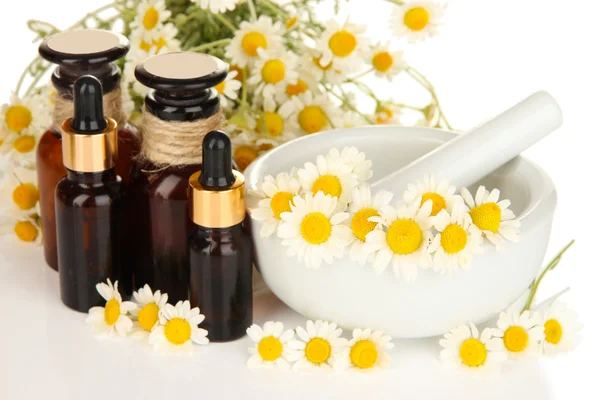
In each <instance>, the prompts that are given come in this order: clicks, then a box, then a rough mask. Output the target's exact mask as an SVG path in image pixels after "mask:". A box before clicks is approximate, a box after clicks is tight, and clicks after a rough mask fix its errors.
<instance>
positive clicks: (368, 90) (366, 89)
mask: <svg viewBox="0 0 600 400" xmlns="http://www.w3.org/2000/svg"><path fill="white" fill-rule="evenodd" d="M346 82H347V83H352V84H353V85H355V86H356V87H357V88H358V89H360V90H361V91H362V92H363V93H365V94H366V95H367V96H369V97H371V98H372V99H373V100H375V102H376V103H377V104H379V103H381V100H379V98H378V97H377V95H376V94H375V92H374V91H373V90H371V88H370V87H368V86H367V85H365V84H364V83H362V82H360V81H357V80H355V79H352V78H350V79H346Z"/></svg>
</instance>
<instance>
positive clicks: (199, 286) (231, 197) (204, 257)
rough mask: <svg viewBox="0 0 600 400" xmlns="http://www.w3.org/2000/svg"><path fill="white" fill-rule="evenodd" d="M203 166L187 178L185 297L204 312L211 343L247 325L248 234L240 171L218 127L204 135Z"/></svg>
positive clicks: (238, 333)
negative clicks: (189, 228) (188, 226)
mask: <svg viewBox="0 0 600 400" xmlns="http://www.w3.org/2000/svg"><path fill="white" fill-rule="evenodd" d="M202 154H203V163H202V166H203V170H202V171H199V172H197V173H195V174H194V175H192V176H191V177H190V198H191V200H190V219H191V220H192V221H193V222H194V225H195V229H194V231H193V232H192V234H191V235H190V237H189V239H188V247H189V254H190V302H191V303H192V307H200V311H201V312H202V313H203V314H204V315H205V316H206V319H205V320H204V322H203V323H202V324H203V325H202V326H203V327H204V328H205V329H207V330H208V338H209V339H210V341H211V342H229V341H231V340H235V339H239V338H240V337H242V336H244V335H245V334H246V329H247V328H248V327H249V326H250V325H252V239H251V238H250V234H249V233H248V232H247V231H246V230H245V229H244V227H243V226H242V222H243V220H244V216H245V213H246V205H245V203H244V176H243V175H242V174H241V173H239V172H237V171H232V167H231V141H230V140H229V138H228V137H227V135H225V133H223V132H219V131H213V132H211V133H209V134H208V135H206V137H205V138H204V145H203V151H202Z"/></svg>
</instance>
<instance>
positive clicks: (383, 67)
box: [371, 51, 394, 72]
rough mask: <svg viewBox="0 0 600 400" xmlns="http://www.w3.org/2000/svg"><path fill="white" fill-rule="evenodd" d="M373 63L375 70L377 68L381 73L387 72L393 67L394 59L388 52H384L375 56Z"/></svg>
mask: <svg viewBox="0 0 600 400" xmlns="http://www.w3.org/2000/svg"><path fill="white" fill-rule="evenodd" d="M371 62H372V63H373V68H375V69H376V70H377V71H379V72H387V71H389V69H390V68H392V65H393V64H394V58H393V57H392V55H391V54H390V53H389V52H387V51H382V52H380V53H377V54H375V55H374V56H373V59H372V60H371Z"/></svg>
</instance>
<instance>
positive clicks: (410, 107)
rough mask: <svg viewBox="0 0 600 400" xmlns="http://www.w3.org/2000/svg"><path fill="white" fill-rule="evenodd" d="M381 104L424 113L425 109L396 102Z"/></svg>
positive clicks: (383, 102)
mask: <svg viewBox="0 0 600 400" xmlns="http://www.w3.org/2000/svg"><path fill="white" fill-rule="evenodd" d="M381 103H382V104H385V105H390V106H394V107H399V108H407V109H409V110H413V111H419V112H423V109H422V108H421V107H418V106H411V105H410V104H404V103H396V102H395V101H382V102H381Z"/></svg>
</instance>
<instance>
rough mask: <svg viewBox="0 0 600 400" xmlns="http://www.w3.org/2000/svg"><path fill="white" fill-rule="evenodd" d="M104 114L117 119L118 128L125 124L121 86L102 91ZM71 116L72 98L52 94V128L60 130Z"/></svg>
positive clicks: (56, 130)
mask: <svg viewBox="0 0 600 400" xmlns="http://www.w3.org/2000/svg"><path fill="white" fill-rule="evenodd" d="M103 103H104V115H106V116H107V117H110V118H112V119H114V120H115V121H117V123H118V124H119V128H121V127H123V126H124V125H125V123H126V122H127V121H126V116H125V113H124V112H123V98H122V97H121V88H119V87H117V88H115V89H113V90H111V91H110V92H108V93H104V97H103ZM72 117H73V99H68V98H65V97H63V96H60V95H59V94H57V95H56V96H54V112H53V114H52V130H53V131H54V132H58V133H60V132H61V126H62V123H63V122H64V121H65V120H67V119H69V118H72Z"/></svg>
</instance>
